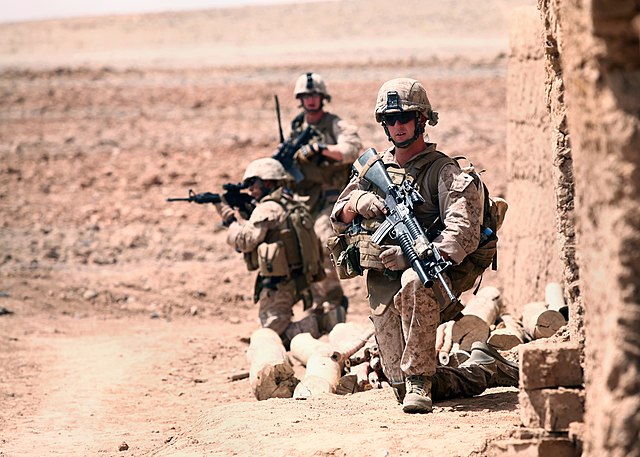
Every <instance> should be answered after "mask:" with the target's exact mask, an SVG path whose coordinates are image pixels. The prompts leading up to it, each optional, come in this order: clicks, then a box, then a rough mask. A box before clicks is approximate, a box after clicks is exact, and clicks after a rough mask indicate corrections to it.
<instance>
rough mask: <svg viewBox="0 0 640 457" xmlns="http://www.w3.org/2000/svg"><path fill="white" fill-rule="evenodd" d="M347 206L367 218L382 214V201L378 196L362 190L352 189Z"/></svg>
mask: <svg viewBox="0 0 640 457" xmlns="http://www.w3.org/2000/svg"><path fill="white" fill-rule="evenodd" d="M349 206H350V207H351V209H353V210H354V211H356V212H357V213H358V214H362V215H363V216H364V217H365V218H367V219H372V218H374V217H377V216H381V215H382V214H384V202H383V201H382V200H380V197H378V196H377V195H376V194H374V193H372V192H366V191H364V190H354V191H353V192H352V193H351V197H349Z"/></svg>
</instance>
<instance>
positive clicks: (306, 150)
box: [298, 143, 323, 160]
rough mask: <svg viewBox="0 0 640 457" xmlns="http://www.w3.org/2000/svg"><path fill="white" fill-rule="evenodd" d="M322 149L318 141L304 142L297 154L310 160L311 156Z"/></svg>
mask: <svg viewBox="0 0 640 457" xmlns="http://www.w3.org/2000/svg"><path fill="white" fill-rule="evenodd" d="M322 149H323V148H322V146H321V145H319V144H318V143H313V144H305V145H304V146H302V147H300V149H299V150H298V155H299V157H300V158H301V159H303V160H311V158H312V157H314V156H317V155H318V154H320V153H321V152H322Z"/></svg>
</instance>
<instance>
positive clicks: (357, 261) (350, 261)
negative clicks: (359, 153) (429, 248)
mask: <svg viewBox="0 0 640 457" xmlns="http://www.w3.org/2000/svg"><path fill="white" fill-rule="evenodd" d="M463 159H464V160H466V158H464V157H455V158H450V157H449V156H447V155H446V154H443V153H441V152H439V151H436V150H435V149H434V150H433V151H432V152H430V153H429V154H425V155H424V156H423V157H421V158H419V159H417V160H416V161H415V162H413V163H412V164H411V166H410V167H409V168H408V170H405V169H403V168H401V167H400V166H399V165H397V164H396V163H385V166H386V167H387V172H388V173H389V176H390V177H391V179H392V181H393V182H394V183H395V184H401V183H402V181H403V180H404V179H410V180H411V182H412V183H414V185H415V186H416V187H417V189H418V191H419V192H420V190H421V186H422V184H423V183H424V182H425V179H426V182H427V186H428V192H429V195H430V196H431V203H432V204H431V205H418V206H416V207H415V208H414V212H415V214H414V215H415V217H416V219H417V220H418V222H420V224H421V226H422V227H423V228H424V230H425V232H427V236H428V238H429V239H430V240H433V239H434V238H435V237H436V236H438V234H439V233H440V232H441V231H442V230H443V229H444V226H443V224H442V222H441V219H440V217H439V209H438V206H439V201H438V180H439V175H440V172H441V170H442V168H443V167H444V166H445V165H447V164H449V163H454V164H456V166H458V167H460V165H459V163H458V161H460V160H463ZM468 162H469V161H468ZM461 170H462V172H463V173H467V174H469V175H470V176H471V177H472V178H473V182H474V185H475V186H476V189H478V191H479V192H481V193H482V197H483V218H482V224H481V227H480V243H479V245H478V247H477V248H476V250H475V251H473V252H472V253H470V254H468V255H467V256H466V257H465V258H464V260H463V261H462V262H461V263H460V264H458V265H453V266H451V267H450V268H448V269H447V275H448V276H449V278H450V280H451V283H452V288H453V290H454V292H455V293H456V294H457V295H459V294H461V293H462V292H465V291H467V290H470V289H471V288H473V286H474V284H475V283H476V280H477V279H478V277H481V276H482V274H483V273H484V271H485V270H486V269H487V268H488V267H489V266H490V265H492V266H493V269H494V270H495V269H497V242H498V237H497V231H498V229H499V228H500V226H501V225H502V222H503V220H504V215H505V212H506V208H507V205H506V202H504V201H503V202H504V205H503V206H501V207H499V206H498V205H497V204H496V202H495V201H494V200H493V199H492V198H490V196H489V191H488V189H487V187H486V186H485V184H484V183H483V182H482V180H481V178H480V174H479V173H478V172H476V171H475V169H474V168H473V164H471V162H469V165H468V166H467V167H464V168H461ZM416 183H417V184H416ZM367 190H371V191H376V192H377V189H367ZM421 194H422V192H421ZM434 208H435V209H434ZM380 222H382V221H380ZM371 228H372V230H363V231H361V232H359V233H358V234H357V235H356V236H349V231H347V233H346V236H344V237H343V238H342V239H332V240H330V243H329V248H330V250H331V249H332V248H333V250H332V251H331V253H332V254H331V258H332V262H333V263H334V266H335V267H336V270H337V271H338V275H340V274H342V275H343V277H354V276H356V275H358V274H362V270H363V269H366V268H373V269H376V270H381V271H383V270H384V265H383V264H382V262H381V261H380V260H379V253H380V251H381V250H380V248H379V247H378V246H377V245H375V244H374V243H372V242H371V234H372V233H373V231H375V228H377V226H373V227H371ZM336 238H339V237H336ZM387 241H389V243H388V244H394V243H393V240H385V242H384V243H385V244H386V242H387ZM343 248H344V249H343ZM340 251H342V252H340ZM393 273H394V272H389V271H385V274H387V275H391V274H393ZM479 286H480V283H478V285H477V287H476V290H477V288H478V287H479Z"/></svg>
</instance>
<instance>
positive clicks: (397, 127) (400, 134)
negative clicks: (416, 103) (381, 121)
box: [385, 113, 416, 143]
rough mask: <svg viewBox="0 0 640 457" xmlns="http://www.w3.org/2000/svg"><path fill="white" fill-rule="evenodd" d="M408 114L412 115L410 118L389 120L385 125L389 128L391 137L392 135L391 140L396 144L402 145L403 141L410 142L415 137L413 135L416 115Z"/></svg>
mask: <svg viewBox="0 0 640 457" xmlns="http://www.w3.org/2000/svg"><path fill="white" fill-rule="evenodd" d="M406 114H410V116H407V117H399V118H396V119H394V118H390V119H389V120H386V119H385V123H386V124H387V128H388V129H389V135H391V139H392V140H393V141H395V142H396V143H402V142H403V141H405V140H408V139H409V138H411V137H412V136H413V133H414V131H415V128H416V118H415V115H414V114H413V113H406ZM403 122H404V123H403ZM392 123H393V124H392Z"/></svg>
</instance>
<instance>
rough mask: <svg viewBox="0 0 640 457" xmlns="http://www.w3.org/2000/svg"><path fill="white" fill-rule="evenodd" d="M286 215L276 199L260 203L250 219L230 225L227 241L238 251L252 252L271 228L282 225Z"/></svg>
mask: <svg viewBox="0 0 640 457" xmlns="http://www.w3.org/2000/svg"><path fill="white" fill-rule="evenodd" d="M284 215H285V210H284V208H282V206H280V205H279V204H278V203H276V202H274V201H267V202H263V203H259V204H258V205H257V206H256V208H255V209H254V210H253V213H251V217H250V218H249V220H248V221H241V222H234V223H233V224H231V225H230V226H229V231H228V234H227V243H228V244H229V245H231V246H233V247H234V248H235V250H236V251H238V252H251V251H253V250H255V249H257V248H258V245H259V244H260V243H262V242H263V241H264V240H265V238H266V237H267V233H268V232H269V230H272V229H277V228H278V227H279V226H280V225H281V223H282V219H283V217H284Z"/></svg>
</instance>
